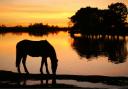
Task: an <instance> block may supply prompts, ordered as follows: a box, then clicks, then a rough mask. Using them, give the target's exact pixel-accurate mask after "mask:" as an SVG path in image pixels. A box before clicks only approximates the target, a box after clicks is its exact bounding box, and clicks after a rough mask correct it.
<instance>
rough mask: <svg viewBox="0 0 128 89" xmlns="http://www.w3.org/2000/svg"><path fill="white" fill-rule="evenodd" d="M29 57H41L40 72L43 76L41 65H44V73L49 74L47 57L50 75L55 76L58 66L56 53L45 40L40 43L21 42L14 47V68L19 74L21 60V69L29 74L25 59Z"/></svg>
mask: <svg viewBox="0 0 128 89" xmlns="http://www.w3.org/2000/svg"><path fill="white" fill-rule="evenodd" d="M27 55H30V56H32V57H42V62H41V67H40V72H41V73H42V74H43V70H42V69H43V64H44V63H45V66H46V72H47V74H49V70H48V64H47V57H50V59H51V69H52V73H53V74H56V69H57V65H58V60H57V57H56V52H55V49H54V48H53V46H52V45H51V44H50V43H49V42H48V41H47V40H41V41H30V40H22V41H20V42H18V43H17V45H16V67H17V70H18V72H19V73H21V71H20V62H21V60H22V63H23V67H24V69H25V72H26V73H29V72H28V70H27V67H26V57H27Z"/></svg>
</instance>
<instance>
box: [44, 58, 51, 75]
mask: <svg viewBox="0 0 128 89" xmlns="http://www.w3.org/2000/svg"><path fill="white" fill-rule="evenodd" d="M45 67H46V72H47V74H50V73H49V70H48V63H47V59H46V61H45Z"/></svg>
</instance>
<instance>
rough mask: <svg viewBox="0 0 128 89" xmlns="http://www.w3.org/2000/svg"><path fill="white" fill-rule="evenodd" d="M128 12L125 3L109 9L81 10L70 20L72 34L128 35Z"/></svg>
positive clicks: (111, 6)
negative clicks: (127, 19)
mask: <svg viewBox="0 0 128 89" xmlns="http://www.w3.org/2000/svg"><path fill="white" fill-rule="evenodd" d="M127 14H128V10H127V7H126V5H125V4H124V3H119V2H117V3H114V4H113V3H112V4H111V5H108V9H103V10H101V9H98V8H92V7H86V8H80V9H79V10H78V11H77V12H76V13H75V15H73V16H71V18H70V20H71V22H72V24H73V26H72V28H71V30H70V33H71V34H74V33H81V34H83V35H89V34H92V35H93V34H102V35H105V34H109V35H114V34H116V35H128V30H127V28H128V27H126V25H128V23H127V22H126V18H127Z"/></svg>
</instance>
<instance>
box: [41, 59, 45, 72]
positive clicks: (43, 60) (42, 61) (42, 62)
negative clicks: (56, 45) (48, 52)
mask: <svg viewBox="0 0 128 89" xmlns="http://www.w3.org/2000/svg"><path fill="white" fill-rule="evenodd" d="M44 62H45V59H44V58H42V60H41V66H40V72H41V74H43V65H44Z"/></svg>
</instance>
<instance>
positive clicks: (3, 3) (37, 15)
mask: <svg viewBox="0 0 128 89" xmlns="http://www.w3.org/2000/svg"><path fill="white" fill-rule="evenodd" d="M115 2H123V3H125V4H126V5H127V6H128V0H0V25H1V24H5V25H7V26H15V25H23V26H27V25H29V24H30V23H35V22H43V23H44V24H49V25H58V26H68V24H67V23H68V21H69V19H68V17H71V16H72V15H73V14H75V12H76V11H77V10H79V9H80V8H81V7H86V6H91V7H98V8H100V9H105V8H107V6H108V5H110V4H111V3H115ZM127 21H128V20H127Z"/></svg>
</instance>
